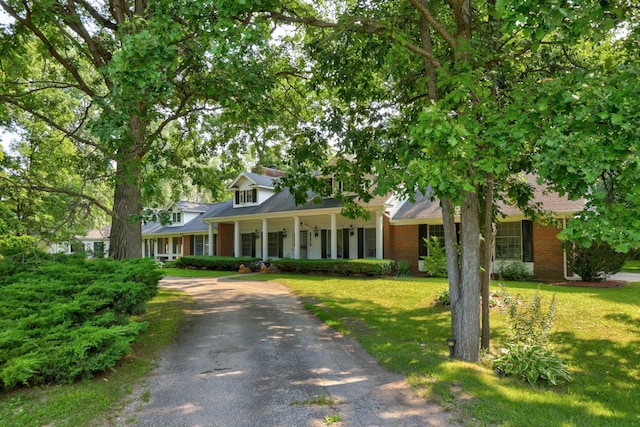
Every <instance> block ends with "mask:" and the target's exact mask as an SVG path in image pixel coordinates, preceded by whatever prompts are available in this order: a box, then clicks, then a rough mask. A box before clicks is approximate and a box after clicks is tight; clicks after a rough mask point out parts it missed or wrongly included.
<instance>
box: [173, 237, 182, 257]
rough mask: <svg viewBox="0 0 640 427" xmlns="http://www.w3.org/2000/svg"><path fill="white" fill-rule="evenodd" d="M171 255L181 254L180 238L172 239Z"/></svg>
mask: <svg viewBox="0 0 640 427" xmlns="http://www.w3.org/2000/svg"><path fill="white" fill-rule="evenodd" d="M173 254H174V255H181V254H182V237H174V238H173Z"/></svg>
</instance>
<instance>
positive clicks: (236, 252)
mask: <svg viewBox="0 0 640 427" xmlns="http://www.w3.org/2000/svg"><path fill="white" fill-rule="evenodd" d="M233 256H235V257H236V258H238V257H240V221H234V222H233Z"/></svg>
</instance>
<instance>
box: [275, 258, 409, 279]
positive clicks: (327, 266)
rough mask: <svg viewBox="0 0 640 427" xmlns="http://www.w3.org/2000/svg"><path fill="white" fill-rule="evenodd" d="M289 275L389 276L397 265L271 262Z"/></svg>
mask: <svg viewBox="0 0 640 427" xmlns="http://www.w3.org/2000/svg"><path fill="white" fill-rule="evenodd" d="M271 264H272V265H275V266H276V267H278V269H279V270H280V271H283V272H287V273H316V274H335V275H343V276H351V275H359V276H388V275H390V274H391V273H392V272H393V268H394V266H395V264H396V262H395V261H394V260H389V259H288V258H285V259H277V260H272V261H271Z"/></svg>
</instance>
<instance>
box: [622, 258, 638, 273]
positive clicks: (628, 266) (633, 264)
mask: <svg viewBox="0 0 640 427" xmlns="http://www.w3.org/2000/svg"><path fill="white" fill-rule="evenodd" d="M622 271H624V272H625V273H640V259H632V260H628V261H626V262H625V263H624V267H622Z"/></svg>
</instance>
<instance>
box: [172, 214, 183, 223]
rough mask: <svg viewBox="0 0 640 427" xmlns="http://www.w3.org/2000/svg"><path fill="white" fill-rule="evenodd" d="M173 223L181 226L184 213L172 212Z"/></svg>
mask: <svg viewBox="0 0 640 427" xmlns="http://www.w3.org/2000/svg"><path fill="white" fill-rule="evenodd" d="M171 222H172V223H173V224H180V223H181V222H182V212H172V214H171Z"/></svg>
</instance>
